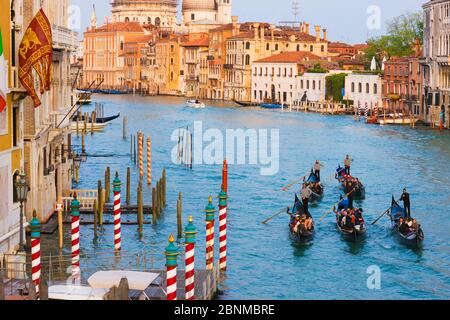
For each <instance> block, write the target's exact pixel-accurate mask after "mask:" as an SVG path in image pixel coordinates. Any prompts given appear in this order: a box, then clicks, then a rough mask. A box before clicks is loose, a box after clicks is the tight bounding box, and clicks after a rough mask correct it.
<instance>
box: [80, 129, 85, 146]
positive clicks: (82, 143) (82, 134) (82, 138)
mask: <svg viewBox="0 0 450 320" xmlns="http://www.w3.org/2000/svg"><path fill="white" fill-rule="evenodd" d="M85 134H86V131H85V130H82V131H81V150H82V151H84V150H86V148H85V144H84V135H85Z"/></svg>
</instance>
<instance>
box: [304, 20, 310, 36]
mask: <svg viewBox="0 0 450 320" xmlns="http://www.w3.org/2000/svg"><path fill="white" fill-rule="evenodd" d="M305 33H306V34H309V23H306V22H305Z"/></svg>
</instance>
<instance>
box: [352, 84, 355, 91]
mask: <svg viewBox="0 0 450 320" xmlns="http://www.w3.org/2000/svg"><path fill="white" fill-rule="evenodd" d="M352 92H355V83H354V82H352Z"/></svg>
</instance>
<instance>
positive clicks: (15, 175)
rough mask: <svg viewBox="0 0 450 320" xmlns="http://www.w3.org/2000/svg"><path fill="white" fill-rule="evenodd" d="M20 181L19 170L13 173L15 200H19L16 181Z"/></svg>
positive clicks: (15, 201)
mask: <svg viewBox="0 0 450 320" xmlns="http://www.w3.org/2000/svg"><path fill="white" fill-rule="evenodd" d="M18 181H19V171H16V172H14V175H13V202H14V203H17V202H19V195H18V194H17V188H16V183H17V182H18Z"/></svg>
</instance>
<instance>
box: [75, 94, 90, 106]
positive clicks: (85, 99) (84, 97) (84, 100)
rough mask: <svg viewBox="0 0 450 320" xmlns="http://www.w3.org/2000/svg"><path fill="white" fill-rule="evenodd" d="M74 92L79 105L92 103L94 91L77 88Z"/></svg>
mask: <svg viewBox="0 0 450 320" xmlns="http://www.w3.org/2000/svg"><path fill="white" fill-rule="evenodd" d="M74 94H75V101H76V103H77V104H78V105H89V104H91V103H92V92H88V91H79V90H76V91H74Z"/></svg>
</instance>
